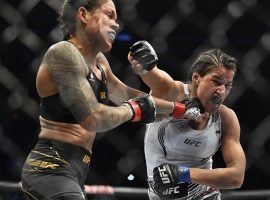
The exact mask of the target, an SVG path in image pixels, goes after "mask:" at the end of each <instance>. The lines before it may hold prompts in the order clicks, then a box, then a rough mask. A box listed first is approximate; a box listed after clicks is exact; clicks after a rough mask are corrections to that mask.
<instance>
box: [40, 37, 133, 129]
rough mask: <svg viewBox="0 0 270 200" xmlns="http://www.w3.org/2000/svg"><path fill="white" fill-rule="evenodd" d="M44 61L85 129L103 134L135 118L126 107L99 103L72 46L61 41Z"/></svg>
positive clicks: (83, 65)
mask: <svg viewBox="0 0 270 200" xmlns="http://www.w3.org/2000/svg"><path fill="white" fill-rule="evenodd" d="M43 62H45V63H46V64H47V65H48V67H49V71H50V73H51V76H52V79H53V81H54V82H55V83H56V84H57V88H58V90H59V94H60V96H61V98H62V99H63V101H64V103H65V104H66V106H67V107H68V108H69V109H70V111H71V112H72V114H73V115H74V117H75V118H76V120H77V121H78V122H80V125H81V126H82V127H84V128H86V129H87V130H90V131H96V132H102V131H107V130H110V129H112V128H115V127H117V126H118V125H120V124H122V123H123V122H125V121H127V120H129V119H130V118H131V117H132V113H131V112H130V110H129V109H128V107H127V106H125V105H122V106H119V107H108V106H105V105H103V104H100V103H98V101H97V99H96V97H95V95H94V92H93V90H92V88H91V87H90V85H89V83H88V81H87V79H86V71H87V67H86V63H85V61H84V58H83V57H82V55H81V54H80V52H79V51H78V50H77V49H76V48H75V47H74V46H73V45H71V44H69V43H67V42H61V43H58V44H56V45H54V46H52V47H51V48H50V49H49V50H48V51H47V53H46V54H45V57H44V61H43Z"/></svg>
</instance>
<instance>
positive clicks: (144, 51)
mask: <svg viewBox="0 0 270 200" xmlns="http://www.w3.org/2000/svg"><path fill="white" fill-rule="evenodd" d="M130 55H131V56H132V57H133V58H134V59H135V60H137V61H138V62H139V63H140V64H141V65H142V69H141V70H139V71H135V73H137V74H139V75H143V74H146V73H147V72H149V71H150V70H152V69H153V68H154V67H155V66H156V64H157V62H158V57H157V54H156V52H155V50H154V48H153V47H152V46H151V45H150V44H149V43H148V42H147V41H145V40H141V41H138V42H136V43H135V44H133V45H132V46H131V47H130Z"/></svg>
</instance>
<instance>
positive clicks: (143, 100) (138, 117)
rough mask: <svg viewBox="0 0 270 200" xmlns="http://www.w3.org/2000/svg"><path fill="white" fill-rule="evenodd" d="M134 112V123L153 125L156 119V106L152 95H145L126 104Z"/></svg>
mask: <svg viewBox="0 0 270 200" xmlns="http://www.w3.org/2000/svg"><path fill="white" fill-rule="evenodd" d="M125 103H126V104H128V105H129V107H130V109H131V110H132V112H133V117H132V118H131V121H132V122H137V121H140V122H142V123H145V124H147V123H151V122H153V121H154V120H155V117H156V106H155V103H154V101H153V99H152V97H151V96H150V95H144V96H142V97H137V98H135V99H130V100H129V101H127V102H125Z"/></svg>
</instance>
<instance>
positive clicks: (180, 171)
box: [153, 164, 190, 199]
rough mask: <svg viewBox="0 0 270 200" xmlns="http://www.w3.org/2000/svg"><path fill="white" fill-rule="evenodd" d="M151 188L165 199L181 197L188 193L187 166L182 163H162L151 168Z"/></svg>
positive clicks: (188, 176) (188, 173) (188, 177)
mask: <svg viewBox="0 0 270 200" xmlns="http://www.w3.org/2000/svg"><path fill="white" fill-rule="evenodd" d="M153 179H154V184H153V189H154V191H155V192H156V193H157V194H158V196H160V197H162V198H165V199H175V198H181V197H184V196H186V195H187V194H188V184H189V183H190V172H189V168H188V167H186V166H183V165H172V164H162V165H159V166H157V167H155V168H154V170H153Z"/></svg>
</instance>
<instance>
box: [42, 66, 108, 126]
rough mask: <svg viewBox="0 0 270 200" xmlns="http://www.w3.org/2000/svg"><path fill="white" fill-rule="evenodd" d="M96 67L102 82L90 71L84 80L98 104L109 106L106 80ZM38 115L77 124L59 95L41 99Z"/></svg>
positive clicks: (101, 70) (103, 73)
mask: <svg viewBox="0 0 270 200" xmlns="http://www.w3.org/2000/svg"><path fill="white" fill-rule="evenodd" d="M97 67H98V69H99V70H100V72H101V76H102V80H99V79H98V78H97V77H96V75H95V74H94V73H93V71H92V70H91V69H90V72H89V75H88V76H87V77H86V78H87V80H88V82H89V84H90V85H91V88H92V90H93V91H94V93H95V96H96V98H97V100H98V102H99V103H102V104H105V105H109V99H108V87H107V85H106V81H107V78H106V75H105V72H104V70H103V69H102V67H101V66H99V65H97ZM40 114H41V116H42V117H43V118H45V119H48V120H52V121H57V122H64V123H78V122H77V121H76V119H75V117H74V116H73V114H72V113H71V111H70V110H69V109H68V107H67V106H66V105H65V103H64V101H63V99H62V98H61V97H60V95H59V93H56V94H54V95H51V96H47V97H44V98H42V99H41V103H40Z"/></svg>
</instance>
